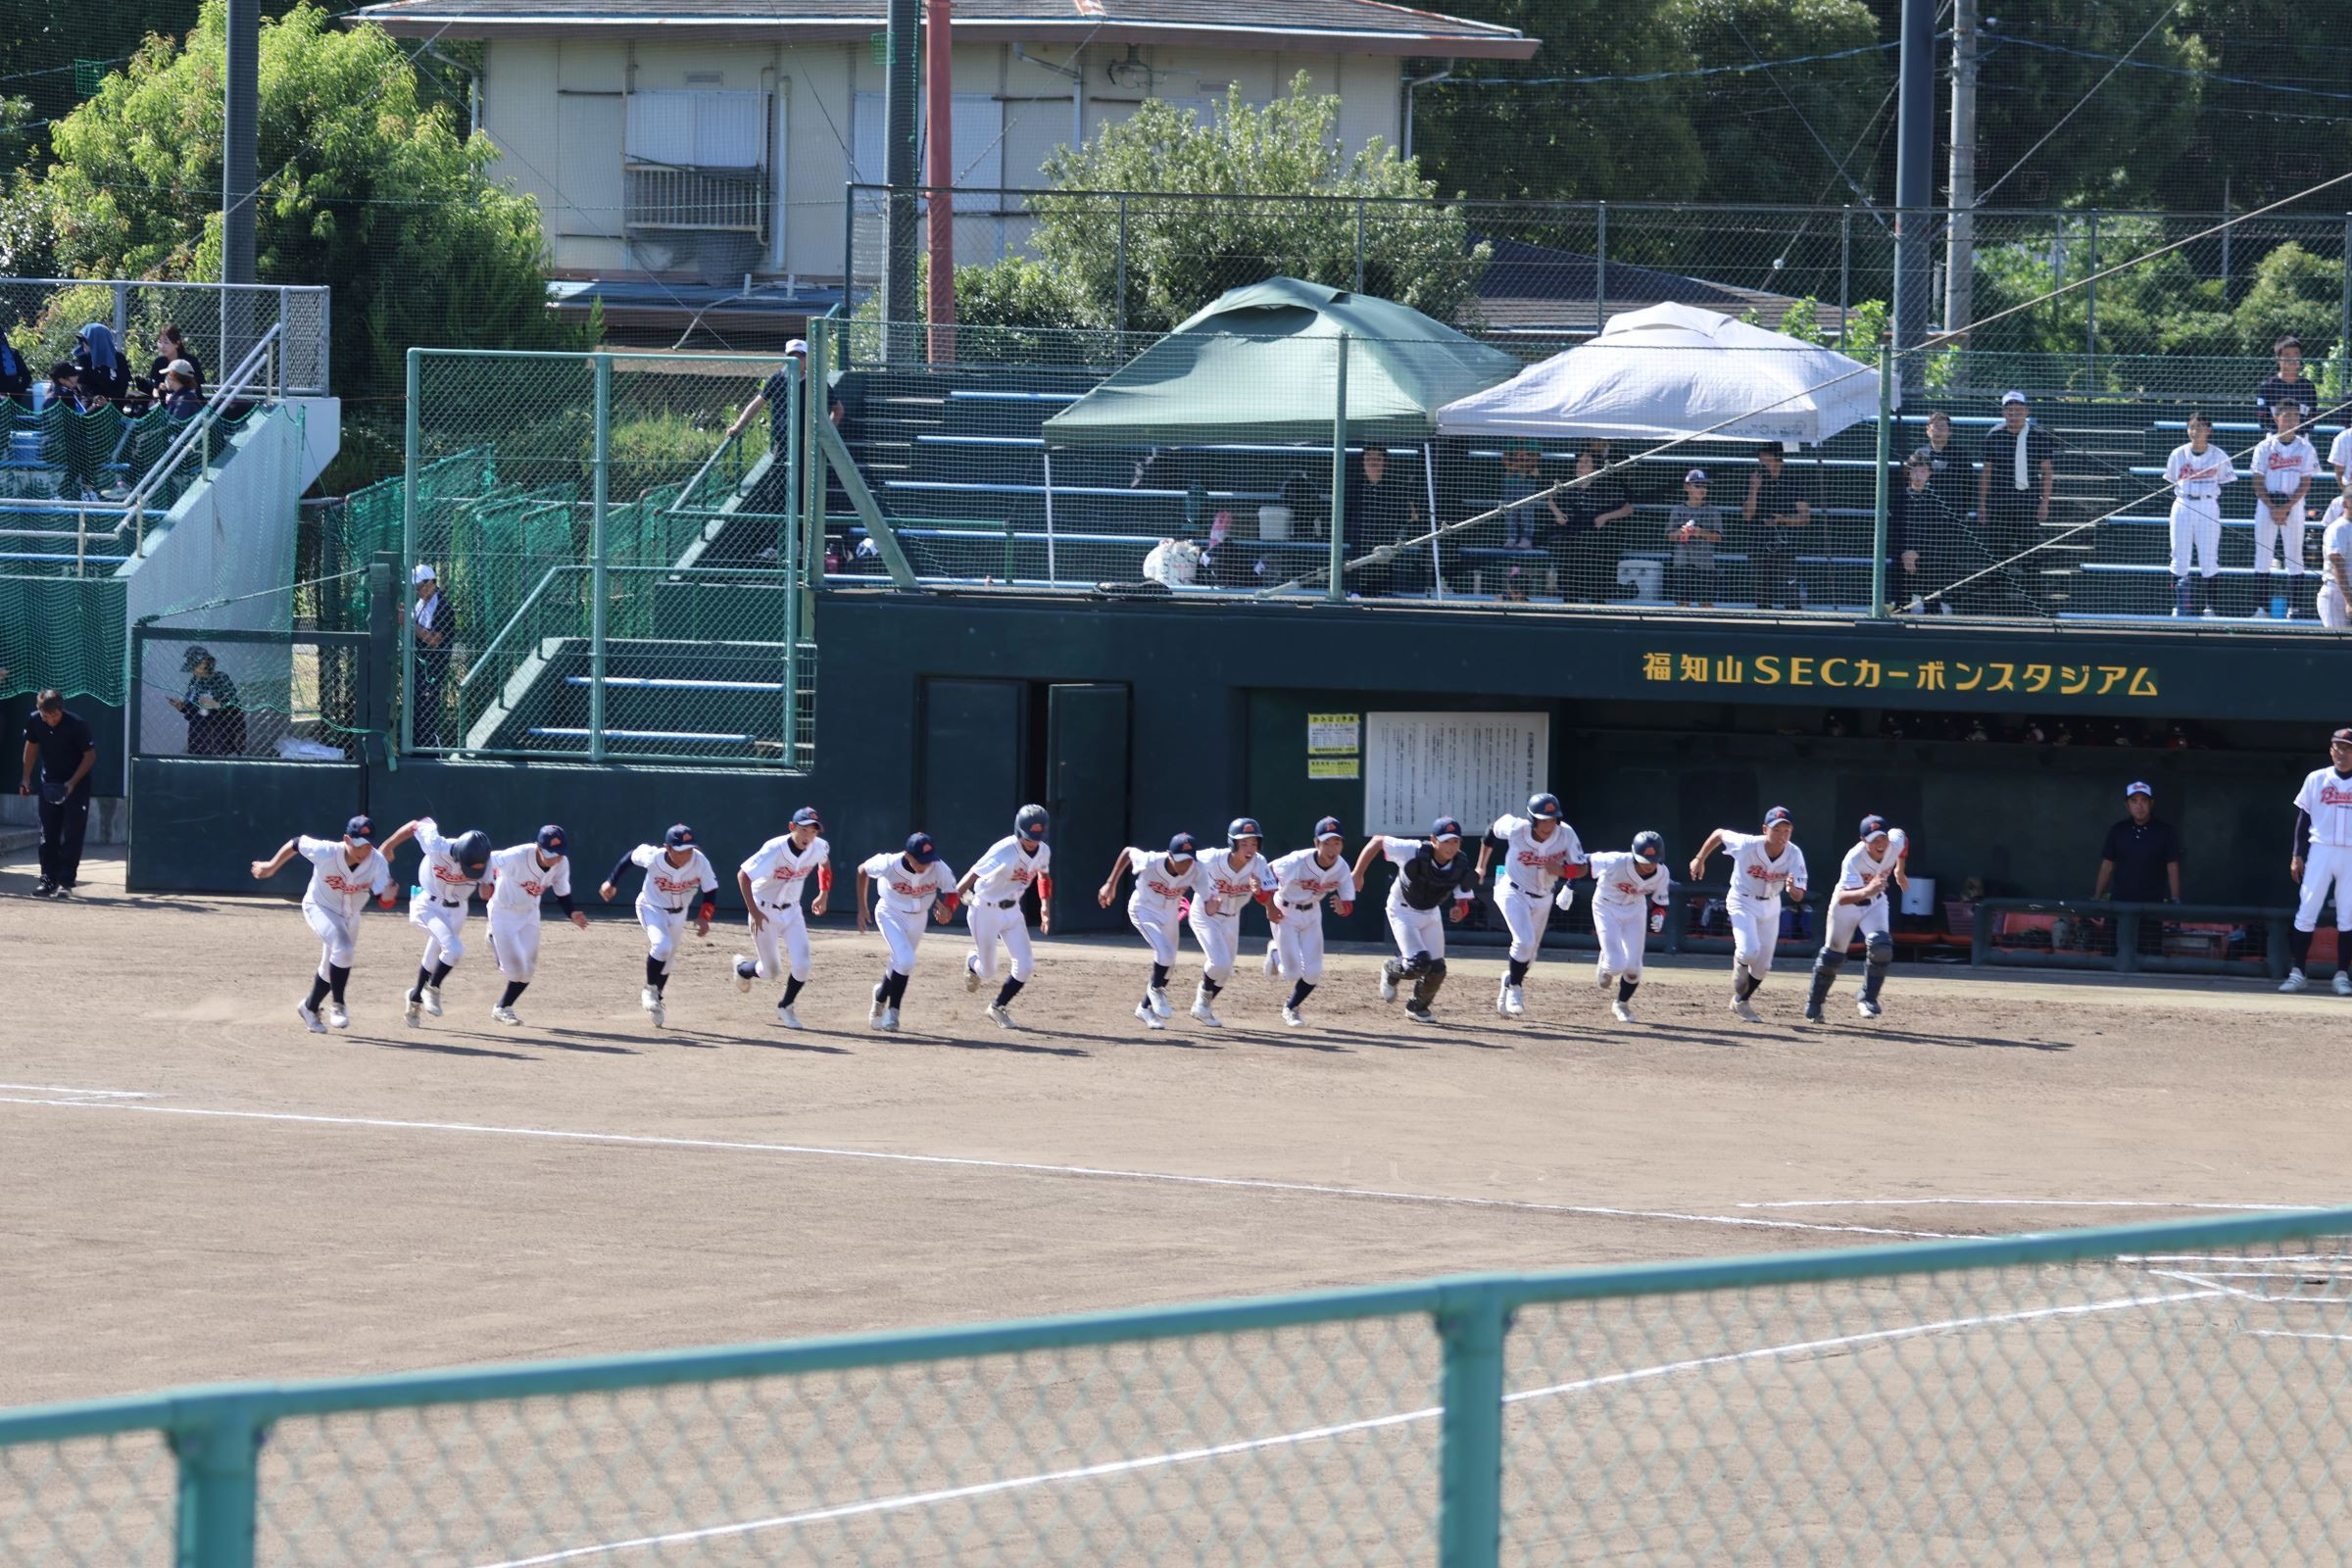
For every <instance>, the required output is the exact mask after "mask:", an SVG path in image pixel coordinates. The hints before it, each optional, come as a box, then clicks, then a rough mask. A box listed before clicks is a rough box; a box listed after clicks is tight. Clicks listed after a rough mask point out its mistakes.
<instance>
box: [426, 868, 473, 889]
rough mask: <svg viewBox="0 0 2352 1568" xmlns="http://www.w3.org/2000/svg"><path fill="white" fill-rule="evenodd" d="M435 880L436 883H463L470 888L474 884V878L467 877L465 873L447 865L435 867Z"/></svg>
mask: <svg viewBox="0 0 2352 1568" xmlns="http://www.w3.org/2000/svg"><path fill="white" fill-rule="evenodd" d="M433 880H434V881H436V882H461V883H465V884H466V885H468V886H470V885H471V884H472V882H473V878H471V877H469V876H467V875H466V873H465V872H463V871H456V870H452V869H451V868H450V867H448V866H446V865H436V866H434V867H433Z"/></svg>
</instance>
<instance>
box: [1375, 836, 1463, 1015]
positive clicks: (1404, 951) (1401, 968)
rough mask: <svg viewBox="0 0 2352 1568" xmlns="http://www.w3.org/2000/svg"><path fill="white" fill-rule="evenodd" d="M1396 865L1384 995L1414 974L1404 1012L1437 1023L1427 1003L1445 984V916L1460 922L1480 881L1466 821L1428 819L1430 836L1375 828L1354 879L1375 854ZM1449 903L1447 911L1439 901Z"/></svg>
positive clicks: (1389, 996) (1390, 998)
mask: <svg viewBox="0 0 2352 1568" xmlns="http://www.w3.org/2000/svg"><path fill="white" fill-rule="evenodd" d="M1376 858H1379V859H1386V860H1387V861H1388V862H1389V863H1390V864H1391V865H1394V866H1395V867H1397V880H1396V881H1395V882H1394V883H1392V884H1391V885H1390V887H1389V902H1388V916H1389V935H1390V936H1391V937H1393V938H1395V939H1396V943H1397V956H1396V957H1394V958H1390V959H1388V960H1387V961H1385V962H1383V963H1382V964H1381V966H1380V1000H1381V1001H1383V1002H1395V1001H1396V1000H1397V981H1399V980H1402V979H1405V978H1407V977H1410V978H1411V980H1412V982H1413V995H1412V999H1411V1000H1410V1001H1408V1002H1406V1003H1405V1005H1404V1015H1405V1016H1406V1017H1408V1018H1410V1019H1412V1020H1413V1022H1415V1023H1436V1022H1437V1021H1438V1020H1437V1016H1436V1014H1434V1013H1432V1012H1431V1011H1430V1010H1429V1005H1430V1004H1431V1003H1432V1002H1434V1001H1436V1000H1437V995H1438V991H1439V989H1440V988H1441V987H1443V986H1444V985H1445V984H1446V921H1447V920H1451V921H1453V922H1454V923H1455V924H1456V925H1459V924H1460V923H1461V921H1462V917H1463V916H1464V915H1466V914H1468V913H1469V912H1470V898H1471V890H1472V889H1473V888H1475V887H1477V886H1478V867H1477V866H1476V865H1474V864H1472V863H1471V859H1470V857H1468V856H1467V855H1464V854H1463V853H1462V824H1461V823H1460V822H1458V821H1456V820H1454V819H1453V818H1452V817H1450V816H1441V817H1439V818H1438V819H1437V820H1436V821H1435V822H1432V823H1431V824H1430V825H1429V837H1428V838H1427V839H1400V838H1392V837H1390V836H1389V835H1387V834H1384V833H1375V834H1374V835H1372V837H1371V838H1370V839H1369V840H1367V841H1366V843H1365V845H1364V848H1363V853H1362V854H1360V855H1358V856H1357V857H1356V858H1355V870H1354V875H1355V885H1356V886H1357V887H1359V888H1360V887H1362V886H1363V885H1364V875H1365V873H1366V872H1368V871H1370V870H1371V869H1372V862H1373V860H1374V859H1376ZM1449 895H1450V898H1451V905H1450V907H1448V908H1447V909H1446V913H1445V914H1444V915H1440V914H1439V913H1438V906H1440V905H1441V904H1446V902H1447V899H1448V896H1449Z"/></svg>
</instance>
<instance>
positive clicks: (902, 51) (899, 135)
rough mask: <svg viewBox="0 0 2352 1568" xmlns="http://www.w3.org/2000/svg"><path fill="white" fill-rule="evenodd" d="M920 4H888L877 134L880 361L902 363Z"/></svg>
mask: <svg viewBox="0 0 2352 1568" xmlns="http://www.w3.org/2000/svg"><path fill="white" fill-rule="evenodd" d="M921 15H922V0H890V12H889V17H890V31H889V35H888V48H889V56H890V58H889V59H888V61H887V62H886V63H885V64H884V66H883V76H882V133H883V137H884V139H885V151H884V154H883V166H882V167H883V174H882V179H883V182H884V183H885V184H887V185H888V186H889V187H890V194H889V196H888V198H887V202H888V207H889V214H890V238H889V248H888V249H887V250H886V251H885V252H884V254H883V260H882V357H883V358H884V359H885V360H902V359H905V358H907V356H908V355H909V354H911V353H912V352H913V349H914V342H915V339H914V333H913V323H914V320H915V292H914V263H915V257H916V255H917V254H918V249H917V246H916V243H915V241H916V238H917V227H916V223H915V211H914V208H915V194H914V181H915V167H914V140H915V118H914V110H915V96H914V95H915V92H916V90H917V87H918V83H917V81H916V67H917V66H918V65H919V64H920V63H921V60H922V56H921V53H920V51H919V50H918V49H917V47H916V33H917V30H918V25H919V23H920V21H921Z"/></svg>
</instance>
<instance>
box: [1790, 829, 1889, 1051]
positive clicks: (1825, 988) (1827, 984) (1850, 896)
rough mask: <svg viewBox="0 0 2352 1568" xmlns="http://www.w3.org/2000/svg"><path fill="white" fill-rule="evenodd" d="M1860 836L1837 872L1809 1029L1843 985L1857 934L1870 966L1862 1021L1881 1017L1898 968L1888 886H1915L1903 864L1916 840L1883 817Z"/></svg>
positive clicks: (1808, 1010) (1808, 1008) (1816, 966)
mask: <svg viewBox="0 0 2352 1568" xmlns="http://www.w3.org/2000/svg"><path fill="white" fill-rule="evenodd" d="M1858 831H1859V833H1860V837H1859V839H1858V840H1857V841H1856V842H1855V844H1854V847H1853V848H1852V849H1850V850H1848V851H1846V852H1845V860H1844V862H1843V863H1842V864H1840V865H1839V866H1838V890H1837V891H1836V892H1835V893H1832V894H1831V895H1830V912H1829V919H1828V921H1827V924H1828V926H1829V929H1828V930H1827V931H1826V932H1824V933H1823V935H1822V940H1821V952H1820V954H1819V955H1818V956H1815V957H1814V959H1813V991H1812V995H1811V996H1809V997H1808V998H1807V999H1806V1001H1805V1022H1807V1023H1820V1022H1821V1021H1822V1015H1821V1005H1822V1004H1823V1003H1825V1002H1827V1001H1828V1000H1829V998H1830V988H1831V987H1832V986H1834V985H1836V984H1837V983H1838V971H1839V970H1841V969H1843V968H1844V967H1845V955H1846V950H1847V949H1848V948H1850V947H1852V946H1853V944H1854V937H1855V935H1856V934H1857V933H1859V934H1860V935H1861V938H1862V944H1863V949H1862V951H1863V959H1862V961H1863V963H1864V965H1865V967H1864V969H1863V973H1862V999H1861V1001H1860V1003H1859V1004H1858V1005H1859V1006H1860V1008H1861V1012H1862V1016H1863V1017H1865V1018H1876V1017H1877V1016H1878V1015H1879V990H1880V988H1881V987H1883V986H1885V985H1886V984H1887V969H1888V968H1889V967H1890V966H1891V965H1892V964H1893V962H1894V933H1893V929H1892V928H1891V927H1890V926H1889V925H1888V924H1887V883H1889V882H1892V883H1893V884H1894V885H1895V886H1896V887H1898V888H1908V887H1909V886H1910V885H1911V873H1910V871H1909V870H1907V869H1906V868H1905V866H1904V863H1903V862H1904V861H1905V860H1906V859H1908V858H1909V857H1910V854H1911V840H1910V838H1909V837H1908V836H1907V835H1905V833H1904V832H1903V830H1902V829H1901V828H1899V827H1888V826H1887V819H1886V818H1885V817H1883V816H1876V815H1873V816H1866V817H1864V818H1863V819H1862V826H1861V828H1860V829H1859V830H1858Z"/></svg>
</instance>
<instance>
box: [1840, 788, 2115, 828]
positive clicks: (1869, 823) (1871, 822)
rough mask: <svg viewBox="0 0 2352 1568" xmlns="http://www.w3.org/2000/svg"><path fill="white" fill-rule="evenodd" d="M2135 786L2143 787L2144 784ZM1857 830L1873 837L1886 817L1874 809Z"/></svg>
mask: <svg viewBox="0 0 2352 1568" xmlns="http://www.w3.org/2000/svg"><path fill="white" fill-rule="evenodd" d="M2135 787H2136V788H2143V789H2144V788H2145V787H2146V786H2144V785H2139V786H2135ZM1857 831H1858V832H1860V834H1861V835H1862V837H1864V838H1866V839H1875V838H1877V837H1878V836H1879V835H1880V834H1882V833H1884V832H1886V831H1887V819H1886V818H1885V817H1883V816H1881V815H1879V814H1878V813H1877V812H1875V811H1874V812H1872V813H1871V814H1870V815H1868V816H1866V817H1864V818H1863V819H1862V826H1861V827H1860V828H1859V829H1858V830H1857Z"/></svg>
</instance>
